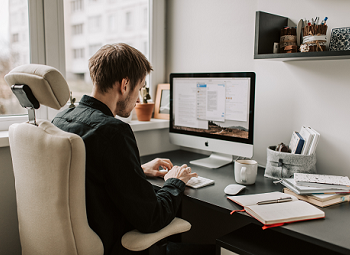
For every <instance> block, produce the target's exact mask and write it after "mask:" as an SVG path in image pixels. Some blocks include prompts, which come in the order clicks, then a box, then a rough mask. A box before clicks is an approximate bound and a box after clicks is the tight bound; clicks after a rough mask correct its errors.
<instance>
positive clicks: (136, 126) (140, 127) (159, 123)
mask: <svg viewBox="0 0 350 255" xmlns="http://www.w3.org/2000/svg"><path fill="white" fill-rule="evenodd" d="M129 125H130V126H131V129H132V131H134V132H138V131H147V130H153V129H163V128H169V120H162V119H151V121H138V120H132V121H131V122H129Z"/></svg>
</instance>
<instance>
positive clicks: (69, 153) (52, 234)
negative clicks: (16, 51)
mask: <svg viewBox="0 0 350 255" xmlns="http://www.w3.org/2000/svg"><path fill="white" fill-rule="evenodd" d="M5 80H6V81H7V83H8V84H9V85H14V84H25V85H28V86H29V87H30V88H31V90H32V92H33V94H34V96H35V97H36V98H37V99H38V101H39V103H42V104H44V105H47V106H50V107H54V108H56V109H59V108H60V107H61V106H63V105H64V104H65V103H66V102H67V100H68V98H69V89H68V85H67V83H66V81H65V79H64V78H63V76H62V75H61V74H60V73H59V71H58V70H56V69H54V68H52V67H48V66H44V65H32V64H31V65H24V66H21V67H19V68H15V69H14V70H12V71H11V72H10V73H9V74H7V75H6V76H5ZM9 142H10V150H11V157H12V164H13V171H14V176H15V188H16V199H17V211H18V221H19V233H20V239H21V246H22V254H24V255H31V254H33V255H34V254H35V255H40V254H45V255H46V254H57V255H58V254H60V255H61V254H65V255H66V254H76V255H84V254H91V255H92V254H94V255H95V254H103V245H102V242H101V240H100V238H99V237H98V236H97V235H96V234H95V233H94V232H93V231H92V230H91V229H90V227H89V225H88V221H87V216H86V207H85V146H84V142H83V140H82V139H81V138H80V137H79V136H77V135H75V134H71V133H67V132H64V131H62V130H60V129H59V128H57V127H56V126H54V125H53V124H51V123H50V122H48V121H42V120H41V121H38V122H37V125H33V124H29V123H21V124H14V125H12V126H10V129H9Z"/></svg>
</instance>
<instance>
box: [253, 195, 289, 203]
mask: <svg viewBox="0 0 350 255" xmlns="http://www.w3.org/2000/svg"><path fill="white" fill-rule="evenodd" d="M292 200H293V199H292V198H291V197H284V198H279V199H272V200H265V201H260V202H258V203H257V204H258V205H266V204H274V203H283V202H289V201H292Z"/></svg>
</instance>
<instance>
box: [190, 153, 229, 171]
mask: <svg viewBox="0 0 350 255" xmlns="http://www.w3.org/2000/svg"><path fill="white" fill-rule="evenodd" d="M232 159H233V157H232V155H228V154H223V153H216V152H213V153H212V154H211V155H210V157H208V158H202V159H196V160H192V161H190V163H191V164H193V165H198V166H204V167H209V168H219V167H221V166H224V165H227V164H230V163H231V162H232Z"/></svg>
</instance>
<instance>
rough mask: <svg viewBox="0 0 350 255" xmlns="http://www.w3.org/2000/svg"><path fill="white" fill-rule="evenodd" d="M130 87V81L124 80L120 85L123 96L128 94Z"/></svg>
mask: <svg viewBox="0 0 350 255" xmlns="http://www.w3.org/2000/svg"><path fill="white" fill-rule="evenodd" d="M128 86H129V79H128V78H123V80H122V82H121V83H120V92H121V94H122V95H124V93H126V91H127V90H128Z"/></svg>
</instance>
